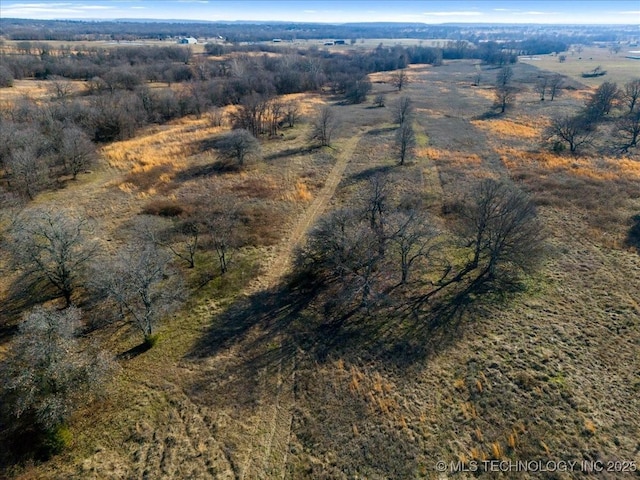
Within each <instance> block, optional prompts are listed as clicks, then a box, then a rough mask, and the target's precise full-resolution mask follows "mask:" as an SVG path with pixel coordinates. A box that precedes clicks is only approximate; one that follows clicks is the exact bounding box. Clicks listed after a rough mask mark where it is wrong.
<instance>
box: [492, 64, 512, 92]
mask: <svg viewBox="0 0 640 480" xmlns="http://www.w3.org/2000/svg"><path fill="white" fill-rule="evenodd" d="M512 78H513V69H512V68H511V67H510V66H508V65H505V66H503V67H502V68H500V70H498V73H497V75H496V88H504V87H507V86H509V85H510V84H511V79H512Z"/></svg>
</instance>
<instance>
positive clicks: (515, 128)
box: [471, 119, 543, 139]
mask: <svg viewBox="0 0 640 480" xmlns="http://www.w3.org/2000/svg"><path fill="white" fill-rule="evenodd" d="M526 122H527V124H526V125H525V124H523V123H520V122H518V121H514V120H503V119H492V120H472V121H471V123H472V124H473V125H474V126H475V127H478V128H480V129H482V130H485V131H487V132H490V133H492V134H494V135H499V136H510V137H517V138H524V139H534V138H538V137H540V135H541V133H542V130H543V122H538V123H539V124H540V125H539V126H532V125H531V121H530V119H527V120H526Z"/></svg>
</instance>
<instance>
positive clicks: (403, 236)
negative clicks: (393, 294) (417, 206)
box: [389, 210, 438, 285]
mask: <svg viewBox="0 0 640 480" xmlns="http://www.w3.org/2000/svg"><path fill="white" fill-rule="evenodd" d="M391 222H392V225H391V227H390V230H391V233H390V235H389V238H390V242H391V245H392V246H393V250H394V251H395V252H397V255H398V257H399V259H400V283H401V284H402V285H405V284H406V283H407V282H408V281H409V273H410V271H411V268H412V266H413V265H414V263H416V262H417V261H419V260H420V259H425V258H427V257H428V256H429V254H430V253H431V252H432V251H433V249H434V248H436V247H437V244H436V242H435V238H436V237H437V236H438V231H437V229H436V228H435V227H433V226H432V225H431V224H430V222H429V221H428V217H427V216H426V214H425V213H422V212H418V211H417V210H409V211H399V212H396V213H395V214H394V215H393V216H392V217H391Z"/></svg>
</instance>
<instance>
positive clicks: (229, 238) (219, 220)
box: [204, 199, 239, 275]
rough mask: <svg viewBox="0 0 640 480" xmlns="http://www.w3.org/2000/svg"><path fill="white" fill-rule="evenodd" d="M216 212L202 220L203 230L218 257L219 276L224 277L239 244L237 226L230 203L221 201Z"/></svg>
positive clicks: (233, 209)
mask: <svg viewBox="0 0 640 480" xmlns="http://www.w3.org/2000/svg"><path fill="white" fill-rule="evenodd" d="M217 210H218V211H216V212H215V213H213V214H212V215H210V216H208V217H207V218H205V219H204V228H205V230H206V232H207V233H208V234H209V239H210V241H211V246H212V247H213V249H214V251H215V252H216V256H217V257H218V265H219V266H220V274H221V275H224V274H225V273H227V272H228V271H229V266H230V264H231V260H232V258H233V253H234V251H235V250H236V248H237V247H238V244H239V236H238V232H237V230H238V225H237V224H236V222H234V215H235V207H234V206H233V204H231V202H229V201H225V200H224V199H223V200H222V202H221V203H219V205H218V209H217Z"/></svg>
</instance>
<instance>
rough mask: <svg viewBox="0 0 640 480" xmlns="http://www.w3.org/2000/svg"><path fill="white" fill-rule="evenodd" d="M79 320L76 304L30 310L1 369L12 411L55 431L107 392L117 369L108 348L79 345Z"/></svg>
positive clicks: (46, 430)
mask: <svg viewBox="0 0 640 480" xmlns="http://www.w3.org/2000/svg"><path fill="white" fill-rule="evenodd" d="M80 325H81V312H80V310H79V309H77V308H75V307H69V308H67V309H65V310H49V309H45V308H42V307H36V308H35V309H33V310H32V311H31V312H29V313H26V314H25V316H24V320H23V322H22V323H21V324H20V326H19V329H18V333H17V335H16V337H15V341H14V343H13V345H12V348H11V350H10V352H9V354H8V356H7V357H6V359H5V360H4V362H3V363H4V364H3V365H2V369H1V371H2V377H4V378H3V382H2V385H3V387H2V390H4V393H5V395H6V396H7V397H8V400H9V402H8V403H9V406H10V409H11V413H12V414H13V415H14V416H15V417H17V418H19V419H22V418H26V419H27V423H29V422H30V421H32V422H34V423H35V424H36V426H37V427H38V428H39V429H42V430H44V431H45V432H49V433H50V434H53V435H55V433H56V429H58V428H60V426H62V425H63V424H64V423H65V422H66V421H67V420H68V419H69V417H70V416H71V414H72V413H73V412H74V410H75V409H76V408H78V407H79V406H81V405H84V404H86V403H87V402H88V401H90V400H92V399H94V398H96V397H97V396H99V395H100V394H101V393H102V391H103V390H104V387H105V383H106V380H107V378H108V376H109V374H111V373H112V372H113V370H114V368H115V364H114V362H113V361H112V360H111V359H110V358H109V357H108V356H107V355H106V354H105V353H103V352H100V351H95V349H87V348H86V347H85V346H83V345H81V344H80V342H79V341H78V336H77V334H78V330H79V328H80ZM55 446H56V445H54V447H55ZM57 446H59V445H57ZM52 453H56V452H52Z"/></svg>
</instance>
